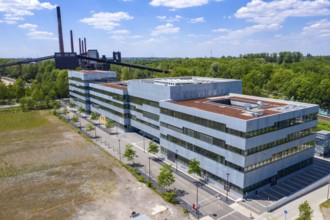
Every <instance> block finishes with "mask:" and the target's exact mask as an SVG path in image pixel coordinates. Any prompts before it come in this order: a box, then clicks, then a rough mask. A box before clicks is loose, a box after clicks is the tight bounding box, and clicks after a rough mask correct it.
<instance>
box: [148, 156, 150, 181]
mask: <svg viewBox="0 0 330 220" xmlns="http://www.w3.org/2000/svg"><path fill="white" fill-rule="evenodd" d="M148 160H149V181H150V157H148Z"/></svg>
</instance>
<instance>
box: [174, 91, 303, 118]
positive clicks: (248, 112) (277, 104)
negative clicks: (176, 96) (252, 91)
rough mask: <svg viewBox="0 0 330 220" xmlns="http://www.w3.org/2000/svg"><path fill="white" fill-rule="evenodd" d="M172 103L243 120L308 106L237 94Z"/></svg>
mask: <svg viewBox="0 0 330 220" xmlns="http://www.w3.org/2000/svg"><path fill="white" fill-rule="evenodd" d="M172 103H174V104H177V105H182V106H186V107H190V108H196V109H200V110H203V111H208V112H212V113H216V114H221V115H225V116H229V117H234V118H239V119H244V120H249V119H254V118H256V117H264V116H270V115H275V114H279V113H283V112H288V111H293V110H297V109H302V108H306V107H308V106H309V105H308V104H305V103H295V104H292V103H293V102H289V101H283V100H274V99H269V98H261V97H254V96H246V95H239V94H230V95H228V96H219V97H209V98H203V99H193V100H184V101H174V102H172Z"/></svg>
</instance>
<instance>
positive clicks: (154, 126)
mask: <svg viewBox="0 0 330 220" xmlns="http://www.w3.org/2000/svg"><path fill="white" fill-rule="evenodd" d="M131 120H134V121H137V122H140V123H142V124H144V125H147V126H149V127H152V128H153V129H156V130H159V127H158V126H157V125H154V124H151V123H149V122H146V121H143V120H141V119H139V118H137V117H136V116H135V115H131Z"/></svg>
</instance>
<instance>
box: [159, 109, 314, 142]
mask: <svg viewBox="0 0 330 220" xmlns="http://www.w3.org/2000/svg"><path fill="white" fill-rule="evenodd" d="M160 112H161V113H162V114H164V115H168V116H171V117H174V118H179V119H181V120H184V121H188V122H191V123H194V124H199V125H202V126H205V127H208V128H212V129H215V130H218V131H222V132H226V133H228V134H232V135H235V136H239V137H243V138H250V137H254V136H258V135H261V134H265V133H268V132H272V131H276V130H280V129H283V128H285V127H289V126H294V125H296V124H298V123H299V124H300V123H305V122H308V121H312V120H316V119H317V113H313V114H309V115H304V116H301V117H297V118H292V119H288V120H283V121H279V122H276V123H275V124H274V126H271V127H267V128H262V129H258V130H255V131H250V132H242V131H237V130H234V129H231V128H227V127H226V125H225V124H223V123H219V122H215V121H212V120H208V119H205V118H201V117H198V116H194V115H189V114H186V113H182V112H177V111H174V110H170V109H166V108H161V109H160Z"/></svg>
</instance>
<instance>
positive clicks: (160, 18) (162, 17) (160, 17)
mask: <svg viewBox="0 0 330 220" xmlns="http://www.w3.org/2000/svg"><path fill="white" fill-rule="evenodd" d="M156 18H157V19H159V20H166V16H165V15H164V16H157V17H156Z"/></svg>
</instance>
